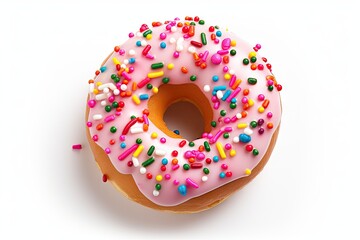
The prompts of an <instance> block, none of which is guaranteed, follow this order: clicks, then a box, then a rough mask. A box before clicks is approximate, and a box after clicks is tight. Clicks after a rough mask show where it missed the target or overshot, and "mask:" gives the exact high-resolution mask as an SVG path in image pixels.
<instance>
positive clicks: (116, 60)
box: [113, 57, 120, 65]
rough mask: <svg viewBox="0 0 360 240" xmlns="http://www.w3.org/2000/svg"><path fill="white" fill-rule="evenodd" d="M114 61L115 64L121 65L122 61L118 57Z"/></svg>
mask: <svg viewBox="0 0 360 240" xmlns="http://www.w3.org/2000/svg"><path fill="white" fill-rule="evenodd" d="M113 62H114V64H115V65H118V64H119V65H120V61H119V60H118V59H117V58H116V57H114V58H113Z"/></svg>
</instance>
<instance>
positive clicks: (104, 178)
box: [102, 174, 108, 182]
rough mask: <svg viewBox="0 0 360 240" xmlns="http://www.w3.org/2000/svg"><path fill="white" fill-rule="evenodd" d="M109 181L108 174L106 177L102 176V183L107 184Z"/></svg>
mask: <svg viewBox="0 0 360 240" xmlns="http://www.w3.org/2000/svg"><path fill="white" fill-rule="evenodd" d="M107 180H108V176H107V175H106V174H104V175H103V176H102V181H103V182H107Z"/></svg>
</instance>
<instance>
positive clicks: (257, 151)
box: [252, 148, 259, 156]
mask: <svg viewBox="0 0 360 240" xmlns="http://www.w3.org/2000/svg"><path fill="white" fill-rule="evenodd" d="M252 154H253V155H254V156H256V155H259V150H257V149H256V148H254V149H253V151H252Z"/></svg>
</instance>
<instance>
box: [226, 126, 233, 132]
mask: <svg viewBox="0 0 360 240" xmlns="http://www.w3.org/2000/svg"><path fill="white" fill-rule="evenodd" d="M232 130H233V129H232V127H226V128H225V129H224V131H225V132H231V131H232Z"/></svg>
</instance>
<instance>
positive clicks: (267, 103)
mask: <svg viewBox="0 0 360 240" xmlns="http://www.w3.org/2000/svg"><path fill="white" fill-rule="evenodd" d="M269 103H270V101H269V99H265V101H264V102H263V103H262V106H263V107H264V108H267V107H268V106H269Z"/></svg>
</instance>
